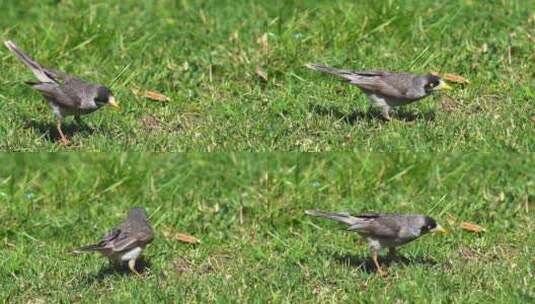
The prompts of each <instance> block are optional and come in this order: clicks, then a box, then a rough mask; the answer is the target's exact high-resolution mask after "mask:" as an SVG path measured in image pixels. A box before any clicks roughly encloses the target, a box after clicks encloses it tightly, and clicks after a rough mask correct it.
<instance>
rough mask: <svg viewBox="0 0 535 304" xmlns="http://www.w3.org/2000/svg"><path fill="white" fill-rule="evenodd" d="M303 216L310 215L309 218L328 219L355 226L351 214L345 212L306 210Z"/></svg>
mask: <svg viewBox="0 0 535 304" xmlns="http://www.w3.org/2000/svg"><path fill="white" fill-rule="evenodd" d="M305 214H306V215H310V216H318V217H324V218H328V219H331V220H335V221H339V222H342V223H344V224H347V225H353V224H355V220H356V218H355V217H354V216H351V214H349V213H347V212H326V211H321V210H306V211H305Z"/></svg>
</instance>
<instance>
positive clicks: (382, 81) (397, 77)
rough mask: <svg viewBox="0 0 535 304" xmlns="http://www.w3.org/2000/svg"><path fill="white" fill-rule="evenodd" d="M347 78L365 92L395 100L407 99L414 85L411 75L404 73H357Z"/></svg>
mask: <svg viewBox="0 0 535 304" xmlns="http://www.w3.org/2000/svg"><path fill="white" fill-rule="evenodd" d="M347 78H348V79H349V82H350V83H351V84H354V85H356V86H358V87H359V88H361V89H363V90H366V91H369V92H371V93H378V94H381V95H384V96H389V97H394V98H406V97H407V93H408V91H409V86H410V85H412V78H411V75H409V74H402V73H389V72H355V73H353V74H352V75H351V76H350V77H347Z"/></svg>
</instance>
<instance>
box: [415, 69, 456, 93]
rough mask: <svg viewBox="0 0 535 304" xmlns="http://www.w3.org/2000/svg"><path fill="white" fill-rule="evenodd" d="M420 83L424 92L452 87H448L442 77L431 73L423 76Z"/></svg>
mask: <svg viewBox="0 0 535 304" xmlns="http://www.w3.org/2000/svg"><path fill="white" fill-rule="evenodd" d="M420 83H421V85H422V86H423V88H424V91H425V93H426V94H431V93H433V92H436V91H442V90H451V89H452V87H450V86H449V85H448V84H447V83H446V82H444V80H442V78H440V77H438V76H436V75H433V74H428V75H425V76H423V77H422V79H421V81H420Z"/></svg>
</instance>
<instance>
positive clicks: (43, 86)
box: [27, 82, 82, 108]
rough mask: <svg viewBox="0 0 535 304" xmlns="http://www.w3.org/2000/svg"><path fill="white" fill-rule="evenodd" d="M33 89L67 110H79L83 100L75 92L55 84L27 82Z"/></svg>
mask: <svg viewBox="0 0 535 304" xmlns="http://www.w3.org/2000/svg"><path fill="white" fill-rule="evenodd" d="M27 83H28V84H30V85H31V86H32V88H33V89H35V90H37V91H39V92H40V93H41V94H43V96H45V97H46V98H47V99H48V100H50V101H52V102H54V103H56V104H58V105H59V106H62V107H65V108H78V107H79V106H80V105H81V102H82V100H81V98H80V96H78V95H77V94H75V93H74V92H70V91H69V90H67V91H66V90H65V89H64V86H62V85H59V84H57V83H54V82H27Z"/></svg>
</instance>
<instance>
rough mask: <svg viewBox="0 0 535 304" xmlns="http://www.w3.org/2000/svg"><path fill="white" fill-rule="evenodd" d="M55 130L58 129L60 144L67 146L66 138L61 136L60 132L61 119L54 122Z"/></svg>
mask: <svg viewBox="0 0 535 304" xmlns="http://www.w3.org/2000/svg"><path fill="white" fill-rule="evenodd" d="M56 129H58V132H59V136H60V137H61V142H62V143H63V144H64V145H68V144H69V141H68V140H67V138H66V137H65V135H64V134H63V131H62V130H61V119H59V118H58V120H57V121H56Z"/></svg>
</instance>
